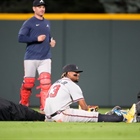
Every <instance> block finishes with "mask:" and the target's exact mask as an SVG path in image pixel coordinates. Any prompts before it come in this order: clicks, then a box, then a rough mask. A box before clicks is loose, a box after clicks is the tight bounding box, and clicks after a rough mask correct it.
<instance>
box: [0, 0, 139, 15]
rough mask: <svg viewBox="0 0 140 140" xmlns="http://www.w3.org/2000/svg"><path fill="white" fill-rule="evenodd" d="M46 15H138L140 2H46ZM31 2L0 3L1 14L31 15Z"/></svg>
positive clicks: (54, 0) (73, 0)
mask: <svg viewBox="0 0 140 140" xmlns="http://www.w3.org/2000/svg"><path fill="white" fill-rule="evenodd" d="M46 3H47V13H139V12H140V0H47V1H46ZM31 6H32V0H3V1H0V12H1V13H32V12H33V11H32V9H31Z"/></svg>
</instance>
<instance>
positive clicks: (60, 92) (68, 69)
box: [44, 64, 140, 123]
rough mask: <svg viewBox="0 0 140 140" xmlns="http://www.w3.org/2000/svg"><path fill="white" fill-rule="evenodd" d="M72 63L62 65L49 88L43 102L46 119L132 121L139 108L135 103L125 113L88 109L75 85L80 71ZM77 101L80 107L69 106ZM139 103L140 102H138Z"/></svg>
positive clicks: (64, 120) (78, 88)
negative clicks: (108, 112) (58, 77)
mask: <svg viewBox="0 0 140 140" xmlns="http://www.w3.org/2000/svg"><path fill="white" fill-rule="evenodd" d="M81 72H83V71H82V70H79V69H78V67H77V66H76V65H74V64H69V65H66V66H64V67H63V73H62V76H61V79H59V80H57V81H56V82H55V83H54V84H53V85H52V86H51V87H50V89H49V91H48V96H47V98H46V102H45V108H44V112H45V115H46V121H56V122H122V121H126V122H127V123H131V122H133V120H134V118H135V116H136V112H140V108H138V110H137V111H136V108H137V105H136V104H133V105H132V107H131V109H130V110H129V111H128V112H127V113H123V112H121V113H122V115H115V114H114V113H112V114H100V113H99V112H96V111H89V110H90V107H89V106H88V105H87V103H86V101H85V99H84V96H83V93H82V90H81V88H80V87H79V86H78V85H77V82H78V81H79V77H80V73H81ZM74 102H78V105H79V106H80V108H81V109H73V108H70V105H71V104H72V103H74ZM139 104H140V103H139Z"/></svg>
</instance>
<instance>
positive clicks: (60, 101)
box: [45, 77, 84, 115]
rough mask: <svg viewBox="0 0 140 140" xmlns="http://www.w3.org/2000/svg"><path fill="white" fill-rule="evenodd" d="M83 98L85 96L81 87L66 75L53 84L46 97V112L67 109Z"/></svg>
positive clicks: (48, 113)
mask: <svg viewBox="0 0 140 140" xmlns="http://www.w3.org/2000/svg"><path fill="white" fill-rule="evenodd" d="M81 98H84V97H83V94H82V90H81V88H80V87H79V86H78V85H77V84H76V83H74V82H73V81H72V80H70V79H69V78H66V77H64V78H62V79H60V80H58V81H56V82H55V83H54V84H53V85H52V86H51V88H50V90H49V92H48V98H47V99H46V106H45V112H46V114H47V115H51V114H53V113H55V112H56V111H61V110H65V109H67V108H69V105H70V104H72V103H73V102H77V101H78V100H79V99H81Z"/></svg>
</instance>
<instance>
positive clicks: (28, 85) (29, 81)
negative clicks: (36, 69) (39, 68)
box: [23, 77, 35, 89]
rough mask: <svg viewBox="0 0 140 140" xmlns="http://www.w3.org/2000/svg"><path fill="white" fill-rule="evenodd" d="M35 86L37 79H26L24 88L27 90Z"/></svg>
mask: <svg viewBox="0 0 140 140" xmlns="http://www.w3.org/2000/svg"><path fill="white" fill-rule="evenodd" d="M34 85H35V78H34V77H25V78H24V81H23V87H24V88H26V89H31V88H33V87H34Z"/></svg>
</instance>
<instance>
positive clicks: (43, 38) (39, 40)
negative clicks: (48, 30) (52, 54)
mask: <svg viewBox="0 0 140 140" xmlns="http://www.w3.org/2000/svg"><path fill="white" fill-rule="evenodd" d="M45 38H46V35H39V36H38V38H37V40H38V42H42V41H44V40H45Z"/></svg>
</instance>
